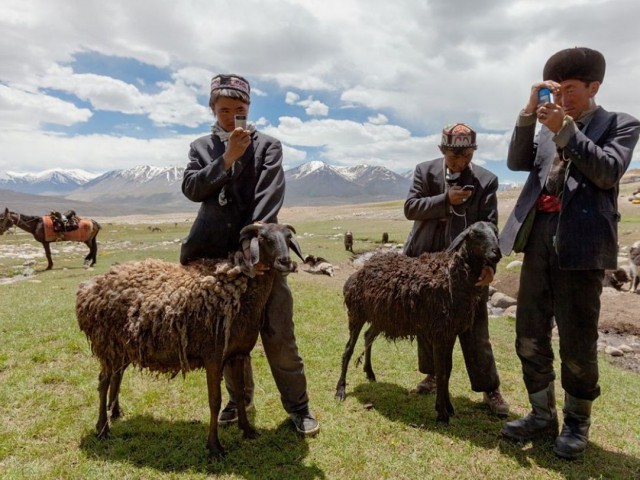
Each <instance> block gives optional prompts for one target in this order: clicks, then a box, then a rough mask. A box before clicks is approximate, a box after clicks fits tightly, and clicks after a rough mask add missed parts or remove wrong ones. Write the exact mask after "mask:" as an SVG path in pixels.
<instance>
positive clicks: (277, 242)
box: [240, 222, 303, 276]
mask: <svg viewBox="0 0 640 480" xmlns="http://www.w3.org/2000/svg"><path fill="white" fill-rule="evenodd" d="M295 233H296V231H295V229H294V228H293V227H292V226H291V225H286V224H282V225H279V224H275V223H260V222H258V223H254V224H252V225H247V226H246V227H244V228H243V229H242V230H241V231H240V239H241V243H242V244H245V243H246V241H247V240H248V241H249V250H250V260H249V262H248V263H249V267H250V270H251V271H250V272H249V275H250V276H253V275H254V274H255V270H256V266H257V265H258V264H261V265H264V266H266V267H268V268H273V269H275V270H277V271H278V272H280V273H281V274H283V275H288V274H289V273H291V272H295V271H297V269H298V265H297V264H296V262H294V261H292V260H291V257H290V256H289V249H291V250H293V252H294V253H295V254H296V255H298V257H300V259H302V258H303V257H302V251H301V249H300V245H298V242H297V241H296V239H295V237H294V234H295Z"/></svg>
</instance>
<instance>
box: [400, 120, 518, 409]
mask: <svg viewBox="0 0 640 480" xmlns="http://www.w3.org/2000/svg"><path fill="white" fill-rule="evenodd" d="M476 148H477V144H476V132H475V131H474V130H473V129H472V128H471V127H470V126H468V125H465V124H464V123H456V124H454V125H449V126H447V127H445V128H444V130H443V131H442V141H441V144H440V151H441V152H442V154H443V155H444V156H443V157H440V158H437V159H435V160H430V161H427V162H423V163H420V164H418V165H417V166H416V169H415V171H414V174H413V184H412V185H411V189H410V190H409V194H408V196H407V200H406V201H405V204H404V214H405V216H406V217H407V219H408V220H413V221H414V224H413V229H412V230H411V233H410V234H409V237H408V238H407V242H406V243H405V247H404V253H405V254H406V255H408V256H410V257H418V256H420V255H421V254H422V253H425V252H439V251H442V250H445V249H446V248H447V247H448V246H449V245H450V244H451V242H452V240H453V239H454V238H455V237H456V236H457V235H458V234H460V233H461V232H462V231H463V230H464V229H465V228H467V227H468V226H470V225H471V224H472V223H475V222H478V221H485V222H491V223H493V224H495V225H496V227H497V225H498V199H497V197H496V192H497V190H498V177H496V176H495V175H494V174H493V173H491V172H489V171H488V170H486V169H484V168H482V167H479V166H478V165H472V164H471V160H472V159H473V154H474V151H475V150H476ZM494 273H495V272H494V271H493V269H491V267H485V268H484V270H483V272H482V275H481V276H480V278H478V283H477V284H476V285H479V286H482V287H483V296H482V301H481V302H480V303H479V304H478V308H477V310H476V312H475V320H474V323H473V328H472V329H471V330H468V331H466V332H464V333H463V334H461V335H460V336H459V339H460V346H461V347H462V353H463V355H464V361H465V365H466V367H467V373H468V375H469V380H470V381H471V388H472V390H473V391H475V392H483V398H484V402H485V403H486V404H487V405H488V406H489V408H490V410H491V411H492V412H493V413H494V414H495V415H497V416H499V417H506V416H507V415H508V414H509V405H508V404H507V402H506V401H505V400H504V398H503V397H502V394H501V393H500V379H499V377H498V371H497V369H496V362H495V359H494V357H493V350H492V348H491V342H490V341H489V315H488V312H487V299H488V296H489V289H488V285H489V284H490V283H491V282H492V281H493V275H494ZM417 343H418V366H419V369H420V372H422V373H425V374H426V375H427V376H426V377H425V378H424V379H423V380H422V381H421V382H420V383H418V385H417V387H416V389H415V391H416V393H420V394H423V393H435V391H436V378H435V374H434V372H435V368H434V361H433V356H432V353H431V351H432V350H431V348H429V346H428V345H426V344H425V342H423V341H421V340H420V339H418V340H417Z"/></svg>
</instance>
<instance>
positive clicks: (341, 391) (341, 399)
mask: <svg viewBox="0 0 640 480" xmlns="http://www.w3.org/2000/svg"><path fill="white" fill-rule="evenodd" d="M346 396H347V395H346V393H345V391H344V387H340V388H338V389H337V390H336V400H338V401H339V402H344V399H345V397H346Z"/></svg>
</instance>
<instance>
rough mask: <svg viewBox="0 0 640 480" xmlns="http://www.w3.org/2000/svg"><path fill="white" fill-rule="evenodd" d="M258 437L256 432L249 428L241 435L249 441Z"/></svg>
mask: <svg viewBox="0 0 640 480" xmlns="http://www.w3.org/2000/svg"><path fill="white" fill-rule="evenodd" d="M259 436H260V434H259V433H258V431H257V430H254V429H253V428H250V429H248V430H244V433H243V434H242V437H243V438H247V439H249V440H252V439H254V438H258V437H259Z"/></svg>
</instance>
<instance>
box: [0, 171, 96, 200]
mask: <svg viewBox="0 0 640 480" xmlns="http://www.w3.org/2000/svg"><path fill="white" fill-rule="evenodd" d="M95 177H96V175H95V174H92V173H89V172H87V171H84V170H80V169H70V170H67V169H61V168H56V169H51V170H45V171H42V172H39V173H18V172H0V188H5V189H8V190H13V191H15V192H22V193H31V194H35V195H65V194H67V193H69V192H71V191H72V190H75V189H76V188H78V187H80V186H82V185H84V184H86V183H87V182H89V181H91V180H92V179H94V178H95Z"/></svg>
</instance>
